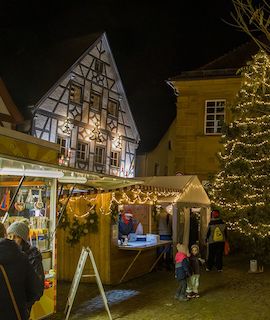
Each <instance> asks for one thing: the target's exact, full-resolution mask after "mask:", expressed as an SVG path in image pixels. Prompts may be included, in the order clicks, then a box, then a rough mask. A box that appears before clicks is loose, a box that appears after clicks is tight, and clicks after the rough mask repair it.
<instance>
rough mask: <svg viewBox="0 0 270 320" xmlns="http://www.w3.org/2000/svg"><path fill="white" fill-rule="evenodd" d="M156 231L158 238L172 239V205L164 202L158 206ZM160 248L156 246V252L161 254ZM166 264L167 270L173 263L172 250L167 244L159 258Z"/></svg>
mask: <svg viewBox="0 0 270 320" xmlns="http://www.w3.org/2000/svg"><path fill="white" fill-rule="evenodd" d="M158 233H159V237H160V240H169V241H171V240H172V205H171V204H169V205H168V204H164V205H163V206H161V208H160V212H159V215H158ZM162 250H163V249H162V248H158V254H161V252H162ZM164 263H165V265H166V268H167V269H168V270H170V269H171V265H173V258H172V250H171V246H168V247H167V248H166V250H165V252H164V256H163V259H162V260H161V267H162V264H164Z"/></svg>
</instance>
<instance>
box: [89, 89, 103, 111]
mask: <svg viewBox="0 0 270 320" xmlns="http://www.w3.org/2000/svg"><path fill="white" fill-rule="evenodd" d="M90 107H91V108H92V109H95V110H100V108H101V95H100V94H99V93H97V92H94V91H92V92H91V94H90Z"/></svg>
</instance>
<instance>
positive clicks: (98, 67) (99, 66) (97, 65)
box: [95, 60, 103, 74]
mask: <svg viewBox="0 0 270 320" xmlns="http://www.w3.org/2000/svg"><path fill="white" fill-rule="evenodd" d="M95 71H96V72H97V73H99V74H102V72H103V62H102V61H100V60H95Z"/></svg>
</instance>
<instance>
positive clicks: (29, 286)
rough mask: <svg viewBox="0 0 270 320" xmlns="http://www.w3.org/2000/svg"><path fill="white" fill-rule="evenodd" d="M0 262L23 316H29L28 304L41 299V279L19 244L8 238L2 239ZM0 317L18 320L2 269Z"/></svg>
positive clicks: (0, 243)
mask: <svg viewBox="0 0 270 320" xmlns="http://www.w3.org/2000/svg"><path fill="white" fill-rule="evenodd" d="M0 264H2V265H3V266H4V268H5V271H6V273H7V276H8V278H9V282H10V285H11V287H12V290H13V293H14V296H15V299H16V302H17V305H18V308H19V311H20V314H21V317H22V319H23V320H26V319H28V318H29V311H28V307H27V306H28V304H29V303H30V302H31V301H36V300H39V299H40V295H39V294H40V292H39V289H38V288H39V286H40V281H39V279H38V276H37V274H36V273H35V271H34V269H33V267H32V266H31V264H30V263H29V261H28V259H27V256H26V255H25V254H24V253H22V252H21V250H20V248H19V247H18V246H17V244H16V243H15V242H14V241H12V240H8V239H2V238H1V239H0ZM0 319H3V320H4V319H8V320H17V316H16V313H15V310H14V307H13V304H12V301H11V298H10V295H9V292H8V289H7V286H6V282H5V280H4V277H3V274H2V272H1V271H0Z"/></svg>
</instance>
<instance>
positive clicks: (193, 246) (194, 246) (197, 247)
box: [190, 244, 200, 252]
mask: <svg viewBox="0 0 270 320" xmlns="http://www.w3.org/2000/svg"><path fill="white" fill-rule="evenodd" d="M193 248H196V249H197V251H198V252H200V248H199V246H198V245H197V244H193V245H192V246H191V248H190V249H191V251H192V249H193Z"/></svg>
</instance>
